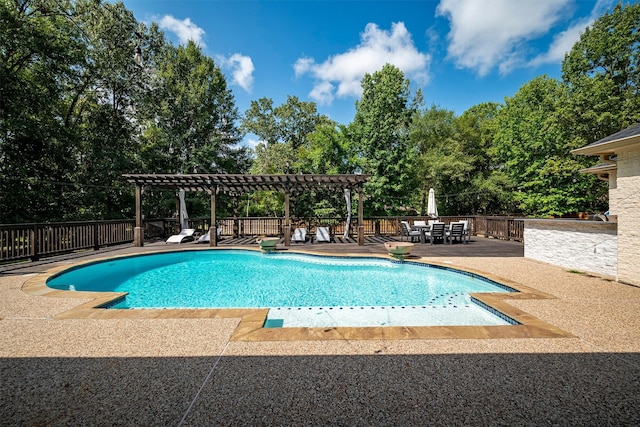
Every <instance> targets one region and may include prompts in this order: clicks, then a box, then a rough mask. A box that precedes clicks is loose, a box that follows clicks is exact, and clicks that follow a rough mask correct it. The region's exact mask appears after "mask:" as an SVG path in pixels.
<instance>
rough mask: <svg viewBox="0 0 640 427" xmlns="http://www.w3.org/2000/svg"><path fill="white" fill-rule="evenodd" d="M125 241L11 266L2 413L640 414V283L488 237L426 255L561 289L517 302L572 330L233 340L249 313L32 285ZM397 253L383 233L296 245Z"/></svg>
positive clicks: (1, 355) (569, 418) (248, 419)
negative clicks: (554, 262) (129, 310)
mask: <svg viewBox="0 0 640 427" xmlns="http://www.w3.org/2000/svg"><path fill="white" fill-rule="evenodd" d="M166 249H175V247H167V246H166V245H164V244H151V245H147V246H145V247H144V248H133V247H120V248H110V249H108V250H106V251H105V250H101V251H98V252H95V253H94V252H90V253H87V254H76V255H72V256H68V257H63V258H58V259H51V260H43V261H40V262H38V263H28V264H23V265H19V266H4V267H2V268H0V340H1V342H2V346H1V347H0V378H1V380H2V384H1V385H0V425H12V426H13V425H327V424H333V425H461V424H465V425H469V424H473V425H496V424H504V425H516V424H517V425H549V424H555V425H602V424H607V425H638V424H640V411H639V410H638V408H640V351H639V350H640V316H638V313H639V312H640V288H636V287H633V286H628V285H624V284H620V283H616V282H614V281H612V280H611V279H608V278H601V277H593V276H590V275H586V274H578V273H575V272H568V271H565V270H563V269H561V268H557V267H554V266H550V265H547V264H542V263H539V262H535V261H531V260H527V259H525V258H523V257H522V244H520V243H515V242H501V241H497V240H492V239H483V238H474V239H473V240H472V242H471V243H470V244H468V245H465V244H457V245H448V246H444V245H434V246H431V245H416V248H415V250H414V254H415V255H416V256H420V257H423V258H425V259H426V260H428V261H432V262H437V263H441V264H446V265H451V266H454V267H461V268H467V269H473V270H480V271H483V272H485V273H486V274H488V275H492V276H497V277H501V278H504V279H505V280H507V281H513V282H516V283H519V284H522V285H523V286H526V287H530V288H532V289H535V290H537V291H539V292H540V293H545V294H549V295H551V296H552V297H554V298H544V299H518V300H509V301H508V304H510V305H512V306H514V307H515V308H516V309H518V310H522V311H523V312H526V313H528V314H530V315H531V316H534V317H536V318H538V319H540V320H542V321H544V322H547V323H549V324H551V325H553V326H555V327H557V328H559V329H561V330H563V331H566V332H568V334H569V335H570V337H563V338H499V339H491V338H490V339H487V338H484V339H411V340H406V339H405V340H397V339H370V340H367V339H354V340H352V339H346V338H345V339H332V340H305V341H300V340H293V341H237V340H232V336H233V334H234V332H235V331H236V328H237V327H238V325H239V324H240V322H241V319H240V318H211V317H203V318H196V317H193V316H190V317H186V318H179V317H177V316H173V317H167V318H151V319H149V318H147V319H145V318H143V317H142V316H139V317H137V318H127V317H126V316H125V317H121V318H118V317H112V318H106V319H105V318H91V317H89V318H64V314H65V313H69V312H70V311H72V310H76V309H77V307H78V306H80V305H82V304H85V303H87V302H89V300H88V299H86V298H77V297H74V298H68V297H60V296H57V297H50V296H42V295H37V294H34V293H30V292H29V293H28V292H25V290H24V289H23V285H25V283H27V282H28V281H29V280H32V279H33V278H34V277H36V274H38V273H41V272H43V271H46V270H49V269H53V268H57V267H60V266H69V265H73V264H74V263H76V262H81V261H85V260H86V259H91V258H97V257H105V256H111V255H121V254H126V253H138V252H151V251H157V250H166ZM295 249H303V250H305V251H310V250H311V251H317V252H340V253H373V254H383V253H384V248H383V245H382V242H381V241H372V240H368V241H367V244H366V245H365V246H363V247H358V246H357V245H354V244H351V243H345V244H313V245H310V244H306V245H294V246H292V247H290V250H295Z"/></svg>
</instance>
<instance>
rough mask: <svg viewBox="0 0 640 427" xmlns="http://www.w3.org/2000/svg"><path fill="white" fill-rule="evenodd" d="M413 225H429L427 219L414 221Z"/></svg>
mask: <svg viewBox="0 0 640 427" xmlns="http://www.w3.org/2000/svg"><path fill="white" fill-rule="evenodd" d="M413 225H414V226H415V227H426V226H427V222H426V221H413Z"/></svg>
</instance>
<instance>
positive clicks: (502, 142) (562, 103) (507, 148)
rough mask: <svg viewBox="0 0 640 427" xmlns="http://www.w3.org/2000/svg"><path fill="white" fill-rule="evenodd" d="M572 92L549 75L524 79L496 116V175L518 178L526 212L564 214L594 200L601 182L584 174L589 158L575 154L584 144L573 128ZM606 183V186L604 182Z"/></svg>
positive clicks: (520, 201) (517, 194) (515, 182)
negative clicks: (580, 177) (573, 153)
mask: <svg viewBox="0 0 640 427" xmlns="http://www.w3.org/2000/svg"><path fill="white" fill-rule="evenodd" d="M568 106H569V92H568V90H567V87H566V86H565V85H564V84H562V82H560V81H558V80H555V79H552V78H549V77H547V76H540V77H537V78H535V79H533V80H531V81H530V82H528V83H526V84H524V85H523V86H522V87H521V88H520V90H519V91H518V93H516V94H515V95H514V96H513V97H511V98H507V99H506V104H505V106H504V108H502V109H501V110H500V112H499V113H498V116H497V119H496V125H497V126H496V133H495V146H494V150H495V151H494V153H495V155H496V159H497V160H498V161H499V162H500V165H499V168H498V169H496V171H495V173H496V174H503V173H504V174H506V175H507V177H508V179H509V181H510V182H511V183H513V186H514V190H515V191H516V192H515V194H514V199H515V202H516V203H517V204H518V209H519V210H520V211H521V212H522V213H524V214H525V215H563V214H566V213H572V212H577V211H579V210H581V209H584V207H585V206H590V205H593V204H594V202H595V201H596V200H597V198H598V194H599V191H597V189H598V187H599V186H600V185H599V184H598V183H597V182H596V180H595V179H587V180H583V179H578V171H579V170H580V169H582V168H584V167H585V159H581V158H577V157H576V156H573V155H571V154H570V150H571V149H573V148H576V147H578V146H580V145H581V140H580V139H579V138H576V137H575V136H574V134H573V132H572V124H573V120H574V116H573V114H572V111H571V109H570V108H568ZM600 187H601V186H600Z"/></svg>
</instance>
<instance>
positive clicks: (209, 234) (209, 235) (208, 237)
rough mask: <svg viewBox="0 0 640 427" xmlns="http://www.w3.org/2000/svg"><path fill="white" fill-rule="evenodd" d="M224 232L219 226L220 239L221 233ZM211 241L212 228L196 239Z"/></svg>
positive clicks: (202, 241) (200, 241)
mask: <svg viewBox="0 0 640 427" xmlns="http://www.w3.org/2000/svg"><path fill="white" fill-rule="evenodd" d="M221 234H222V228H220V227H219V228H218V240H220V235H221ZM210 241H211V229H209V231H207V232H206V233H204V234H203V235H202V236H200V237H199V238H198V240H196V243H209V242H210Z"/></svg>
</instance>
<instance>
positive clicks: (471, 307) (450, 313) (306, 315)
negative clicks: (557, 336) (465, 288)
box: [264, 299, 509, 328]
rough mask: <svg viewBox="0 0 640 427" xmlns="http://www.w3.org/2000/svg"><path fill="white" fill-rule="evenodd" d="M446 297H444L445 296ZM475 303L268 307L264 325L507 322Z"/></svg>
mask: <svg viewBox="0 0 640 427" xmlns="http://www.w3.org/2000/svg"><path fill="white" fill-rule="evenodd" d="M445 300H446V299H445ZM508 324H509V323H508V322H507V321H505V320H504V319H501V318H500V317H498V316H496V315H494V314H493V313H490V312H488V311H487V310H484V309H483V308H482V307H480V306H478V305H477V304H473V303H471V304H468V303H467V304H448V303H445V304H439V305H425V306H412V307H401V306H393V307H391V306H389V307H368V306H362V307H359V306H356V307H278V308H271V309H269V314H268V315H267V320H266V322H265V325H264V327H265V328H287V327H339V326H352V327H361V326H455V325H483V326H487V325H508Z"/></svg>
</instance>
